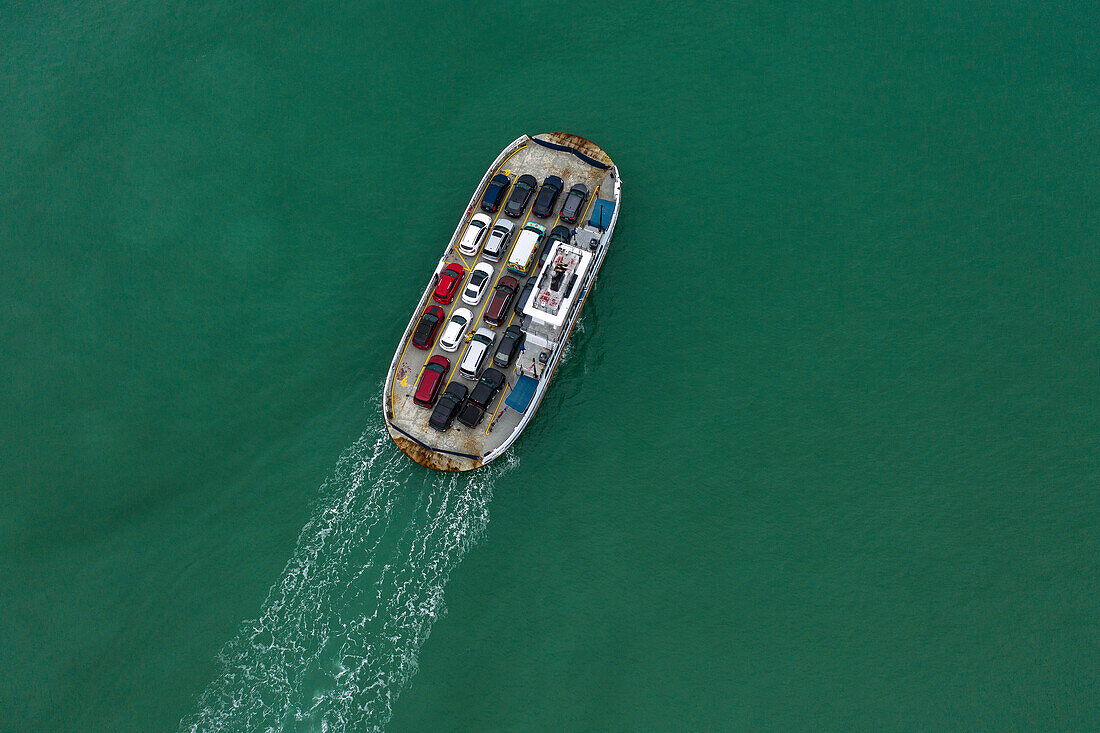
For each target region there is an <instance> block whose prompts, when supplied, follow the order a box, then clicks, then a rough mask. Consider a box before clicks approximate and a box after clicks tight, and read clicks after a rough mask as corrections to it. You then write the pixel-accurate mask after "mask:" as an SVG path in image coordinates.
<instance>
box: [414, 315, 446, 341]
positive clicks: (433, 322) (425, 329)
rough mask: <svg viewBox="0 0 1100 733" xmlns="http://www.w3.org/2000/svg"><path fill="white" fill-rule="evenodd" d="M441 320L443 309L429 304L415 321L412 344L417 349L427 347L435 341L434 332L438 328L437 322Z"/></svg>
mask: <svg viewBox="0 0 1100 733" xmlns="http://www.w3.org/2000/svg"><path fill="white" fill-rule="evenodd" d="M442 320H443V309H442V308H440V307H439V306H438V305H429V306H428V309H427V310H426V311H424V315H422V316H420V320H419V321H417V322H416V330H415V331H413V337H412V344H413V346H415V347H416V348H418V349H427V348H428V347H429V346H431V345H432V342H433V341H435V332H436V331H438V330H439V324H440V322H442Z"/></svg>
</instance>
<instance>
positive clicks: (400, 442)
mask: <svg viewBox="0 0 1100 733" xmlns="http://www.w3.org/2000/svg"><path fill="white" fill-rule="evenodd" d="M390 437H391V438H393V442H394V443H396V444H397V447H398V448H400V449H401V452H402V453H404V454H405V455H407V456H408V457H409V458H411V459H413V460H414V461H416V462H417V463H419V464H420V465H421V466H424V468H430V469H432V470H435V471H471V470H473V469H475V468H478V467H480V466H481V459H476V460H471V459H468V458H458V457H456V456H448V455H445V454H443V453H437V452H436V451H434V450H429V449H427V448H425V447H424V446H422V445H420V444H419V443H415V442H413V441H411V440H409V439H408V438H406V437H405V436H404V435H400V434H398V435H394V434H393V433H392V432H391V433H390Z"/></svg>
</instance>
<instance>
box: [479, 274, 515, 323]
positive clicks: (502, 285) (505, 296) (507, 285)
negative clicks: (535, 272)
mask: <svg viewBox="0 0 1100 733" xmlns="http://www.w3.org/2000/svg"><path fill="white" fill-rule="evenodd" d="M517 290H519V281H518V280H516V279H515V278H514V277H511V276H510V275H505V276H504V277H502V278H501V279H500V280H497V286H496V287H495V288H493V294H492V296H491V297H490V298H489V305H487V306H486V307H485V315H484V316H483V317H484V319H485V322H486V323H488V324H490V325H492V326H499V325H500V324H501V323H503V322H504V314H505V313H507V312H508V306H510V305H511V304H512V298H514V297H516V291H517Z"/></svg>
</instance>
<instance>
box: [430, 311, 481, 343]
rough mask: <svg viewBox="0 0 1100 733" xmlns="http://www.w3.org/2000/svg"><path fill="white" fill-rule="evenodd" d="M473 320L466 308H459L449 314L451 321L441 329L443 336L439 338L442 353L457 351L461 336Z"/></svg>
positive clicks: (471, 314) (472, 315)
mask: <svg viewBox="0 0 1100 733" xmlns="http://www.w3.org/2000/svg"><path fill="white" fill-rule="evenodd" d="M472 320H474V314H473V313H471V312H470V310H469V309H468V308H459V309H458V310H456V311H455V312H454V313H452V314H451V319H450V320H449V321H447V325H446V326H444V327H443V335H442V336H440V337H439V348H441V349H443V350H444V351H457V350H458V345H459V344H460V343H462V336H463V335H464V334H465V333H466V327H467V326H469V325H470V321H472Z"/></svg>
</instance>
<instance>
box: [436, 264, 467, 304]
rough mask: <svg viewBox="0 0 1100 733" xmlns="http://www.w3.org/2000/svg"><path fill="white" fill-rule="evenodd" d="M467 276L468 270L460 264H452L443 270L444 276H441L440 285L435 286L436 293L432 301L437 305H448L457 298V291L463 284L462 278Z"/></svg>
mask: <svg viewBox="0 0 1100 733" xmlns="http://www.w3.org/2000/svg"><path fill="white" fill-rule="evenodd" d="M465 275H466V269H465V268H464V267H463V266H462V265H460V264H458V263H457V262H452V263H451V264H449V265H447V266H446V267H445V268H443V274H442V275H440V276H439V284H438V285H436V286H435V292H433V293H432V299H433V300H435V302H436V303H442V304H443V305H447V304H448V303H450V302H451V301H452V300H454V297H455V291H456V290H458V284H459V283H460V282H462V278H463V277H464V276H465Z"/></svg>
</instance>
